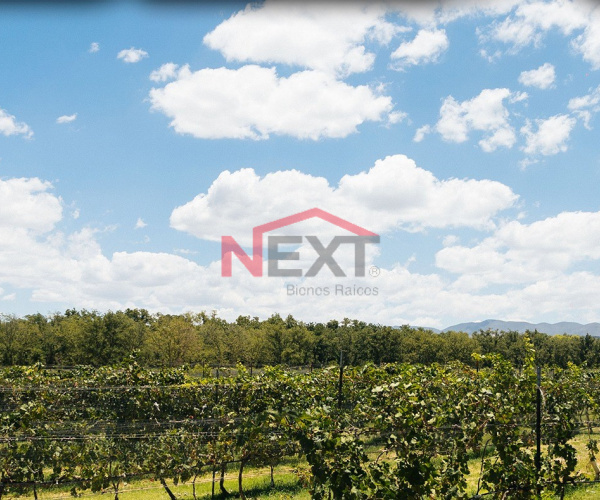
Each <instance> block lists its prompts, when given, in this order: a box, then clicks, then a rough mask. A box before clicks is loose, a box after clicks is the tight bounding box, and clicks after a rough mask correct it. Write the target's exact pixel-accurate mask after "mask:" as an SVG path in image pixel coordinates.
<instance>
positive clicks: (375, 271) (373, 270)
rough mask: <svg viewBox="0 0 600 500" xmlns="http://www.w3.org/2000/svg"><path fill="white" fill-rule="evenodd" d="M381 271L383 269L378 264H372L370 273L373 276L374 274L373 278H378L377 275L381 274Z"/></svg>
mask: <svg viewBox="0 0 600 500" xmlns="http://www.w3.org/2000/svg"><path fill="white" fill-rule="evenodd" d="M380 272H381V269H379V268H378V267H377V266H371V267H370V268H369V274H370V275H371V276H373V278H377V276H379V273H380Z"/></svg>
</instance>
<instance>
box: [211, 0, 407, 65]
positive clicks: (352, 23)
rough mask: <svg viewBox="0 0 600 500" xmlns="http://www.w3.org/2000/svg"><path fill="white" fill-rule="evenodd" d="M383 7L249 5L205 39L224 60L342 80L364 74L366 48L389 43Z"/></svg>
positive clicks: (368, 57)
mask: <svg viewBox="0 0 600 500" xmlns="http://www.w3.org/2000/svg"><path fill="white" fill-rule="evenodd" d="M384 15H385V8H384V6H383V5H382V4H366V3H364V4H363V3H359V2H351V3H348V4H347V5H344V8H342V9H340V8H339V6H338V5H335V4H327V3H324V4H321V3H316V2H290V3H288V2H276V1H267V2H265V3H264V4H261V5H260V6H258V5H253V4H249V5H248V6H247V7H246V8H245V9H244V10H242V11H240V12H238V13H236V14H234V15H233V16H231V17H230V18H229V19H227V20H226V21H224V22H222V23H221V24H220V25H219V26H217V27H216V28H215V29H214V30H213V31H212V32H210V33H208V34H207V35H206V36H205V37H204V43H205V44H206V45H207V46H208V47H210V48H212V49H215V50H219V51H220V52H221V53H222V54H223V55H224V56H225V58H226V59H227V60H228V61H239V62H255V63H267V64H272V63H280V64H287V65H292V66H300V67H303V68H308V69H314V70H319V71H324V72H335V73H337V74H341V75H348V74H351V73H357V72H364V71H367V70H369V69H370V68H371V67H372V65H373V62H374V60H375V54H373V53H371V52H368V51H367V50H366V48H365V43H366V42H367V41H369V40H376V41H378V42H380V43H384V44H385V43H388V42H389V41H390V40H391V37H392V36H393V35H394V33H395V32H396V31H397V28H396V27H395V26H394V25H393V24H391V23H389V22H386V21H385V19H384Z"/></svg>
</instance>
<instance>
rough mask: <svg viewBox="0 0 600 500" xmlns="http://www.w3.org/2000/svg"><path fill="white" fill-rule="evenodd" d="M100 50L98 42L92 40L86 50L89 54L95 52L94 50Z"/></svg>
mask: <svg viewBox="0 0 600 500" xmlns="http://www.w3.org/2000/svg"><path fill="white" fill-rule="evenodd" d="M99 51H100V44H99V43H98V42H92V43H91V44H90V48H89V49H88V52H89V53H90V54H95V53H96V52H99Z"/></svg>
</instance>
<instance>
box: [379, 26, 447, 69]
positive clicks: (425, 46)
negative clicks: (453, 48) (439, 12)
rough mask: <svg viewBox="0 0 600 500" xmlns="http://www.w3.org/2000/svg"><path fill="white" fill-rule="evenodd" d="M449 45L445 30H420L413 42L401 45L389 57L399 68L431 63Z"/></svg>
mask: <svg viewBox="0 0 600 500" xmlns="http://www.w3.org/2000/svg"><path fill="white" fill-rule="evenodd" d="M449 45H450V42H449V41H448V37H447V36H446V31H445V30H443V29H442V30H437V29H436V30H427V29H422V30H419V32H418V33H417V35H416V36H415V38H414V39H413V40H411V41H410V42H404V43H402V44H401V45H400V47H398V48H397V49H396V50H395V51H394V52H392V55H391V57H392V59H394V60H396V61H397V64H398V67H399V68H402V67H404V66H416V65H418V64H425V63H431V62H435V61H437V60H438V58H439V56H440V55H441V54H443V53H444V52H445V51H446V50H447V49H448V46H449Z"/></svg>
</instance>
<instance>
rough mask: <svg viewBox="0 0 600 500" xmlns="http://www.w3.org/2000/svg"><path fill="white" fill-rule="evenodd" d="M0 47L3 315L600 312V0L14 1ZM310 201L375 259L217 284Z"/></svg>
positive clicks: (0, 17) (319, 316)
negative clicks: (235, 247) (233, 249)
mask: <svg viewBox="0 0 600 500" xmlns="http://www.w3.org/2000/svg"><path fill="white" fill-rule="evenodd" d="M0 40H1V43H0V68H1V70H0V196H1V198H0V311H1V312H3V313H5V314H17V315H24V314H28V313H33V312H42V313H44V314H51V313H52V312H54V311H62V310H64V309H66V308H71V307H77V308H83V307H85V308H88V309H97V310H99V311H106V310H109V309H112V310H115V309H123V308H126V307H144V308H147V309H150V310H152V311H160V312H174V313H177V312H183V311H202V310H204V311H212V310H215V311H217V313H218V314H219V315H221V316H223V317H225V318H227V319H235V318H236V317H237V316H238V315H240V314H242V315H252V316H260V317H268V316H269V315H270V314H272V313H275V312H278V313H280V314H282V315H287V314H288V313H291V314H293V315H295V316H296V317H298V318H300V319H303V320H305V321H324V320H328V319H331V318H339V319H341V318H343V317H350V318H359V319H362V320H365V321H372V322H377V323H386V324H403V323H410V324H415V325H427V326H434V327H444V326H449V325H451V324H454V323H458V322H462V321H476V320H483V319H487V318H501V319H506V320H528V321H535V322H537V321H548V322H556V321H562V320H572V321H580V322H584V323H585V322H592V321H600V306H598V303H599V301H598V297H599V296H600V279H599V278H600V275H599V273H600V266H599V265H598V263H599V262H598V261H599V259H600V244H599V243H600V206H599V205H600V203H599V199H598V194H597V193H598V188H597V186H598V184H599V180H600V150H599V149H598V147H597V142H598V132H597V129H598V116H597V114H598V111H600V78H599V77H600V7H599V6H597V4H596V3H595V2H587V1H573V2H569V1H559V0H555V1H541V0H533V1H529V2H525V1H514V0H499V1H487V2H484V1H464V0H463V1H447V2H435V3H427V2H420V3H408V2H398V3H394V2H387V3H385V4H376V3H373V2H369V3H365V4H362V3H360V2H349V3H335V4H331V5H325V6H324V5H322V4H321V5H319V4H317V3H293V2H289V1H285V2H283V1H275V2H265V3H258V4H251V5H249V6H247V4H246V3H245V2H239V3H233V2H232V3H224V4H220V3H199V4H198V5H194V4H193V3H191V2H190V3H188V2H176V3H174V4H170V3H168V2H165V3H161V2H122V3H117V2H97V3H94V2H92V3H90V4H88V5H86V6H76V5H73V4H71V3H64V4H60V6H49V5H46V4H44V3H38V2H33V3H26V4H25V5H21V4H19V3H8V4H0ZM313 207H319V208H322V209H323V210H326V211H329V212H331V213H333V214H335V215H337V216H339V217H342V218H344V219H346V220H348V221H350V222H353V223H355V224H359V225H361V226H363V227H365V228H367V229H369V230H371V231H374V232H377V233H378V234H380V235H381V241H380V244H378V245H371V246H369V248H368V252H367V265H368V266H369V267H370V266H376V267H377V268H378V269H379V270H380V272H379V274H378V276H370V275H367V276H366V277H364V278H360V277H358V278H357V277H354V276H353V275H352V273H351V272H348V273H346V274H348V276H347V277H345V278H340V277H336V276H334V275H333V274H332V273H331V272H330V271H329V269H328V268H324V269H323V270H322V272H320V273H319V274H318V276H317V277H314V278H298V279H295V281H294V280H293V279H289V278H277V277H269V276H266V275H265V276H263V277H260V278H258V277H253V276H251V275H250V273H249V272H248V271H247V270H246V269H245V268H244V267H243V266H242V265H241V264H240V263H239V262H237V261H236V260H235V258H234V261H235V263H234V271H233V276H232V277H231V278H224V277H221V264H220V257H221V245H220V239H221V236H226V235H229V236H233V237H234V238H235V239H236V241H238V242H240V244H242V245H245V248H246V250H247V251H250V250H249V249H248V245H249V243H250V236H251V232H252V228H253V227H254V226H256V225H260V224H264V223H266V222H269V221H271V220H274V219H277V218H280V217H283V216H286V215H292V214H294V213H297V212H301V211H303V210H307V209H310V208H313ZM339 231H340V230H339V229H336V228H332V227H331V226H330V225H328V224H327V223H324V222H318V221H309V222H306V223H300V224H298V225H295V226H294V227H292V228H289V229H288V230H287V231H284V233H285V234H295V235H299V234H300V235H310V234H315V235H318V236H319V237H320V238H321V239H322V240H323V241H326V240H327V239H328V238H329V239H331V238H332V237H333V236H336V235H337V234H338V233H339V234H340V235H341V234H343V231H342V232H341V233H340V232H339ZM290 250H295V251H298V252H299V254H300V264H302V265H305V266H306V265H310V262H312V261H313V260H314V258H315V254H314V251H313V250H312V248H311V247H310V245H308V244H307V243H306V241H305V242H304V243H303V244H302V245H301V246H300V248H294V249H291V248H290ZM311 252H312V253H311ZM336 258H337V259H339V262H340V263H342V264H343V266H346V269H351V266H352V259H353V254H352V252H351V249H350V248H340V250H339V253H336ZM286 264H287V263H286ZM286 264H284V265H282V267H285V265H286ZM265 266H266V260H265ZM300 267H301V266H300ZM305 268H306V267H305ZM265 274H266V273H265ZM288 285H293V286H295V287H305V288H306V289H316V288H322V289H324V288H327V289H329V290H330V293H329V294H328V295H326V296H323V295H321V296H316V295H314V294H312V295H311V292H310V290H309V291H308V292H307V293H308V295H304V296H298V295H297V294H289V292H288V288H287V286H288ZM338 285H341V286H344V287H347V286H348V287H350V288H352V289H353V290H354V288H353V287H355V286H357V287H362V288H363V289H366V288H369V289H371V290H372V289H374V288H376V289H377V295H376V296H373V295H370V296H365V295H357V294H351V295H339V294H336V293H335V290H336V288H335V287H336V286H338Z"/></svg>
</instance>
